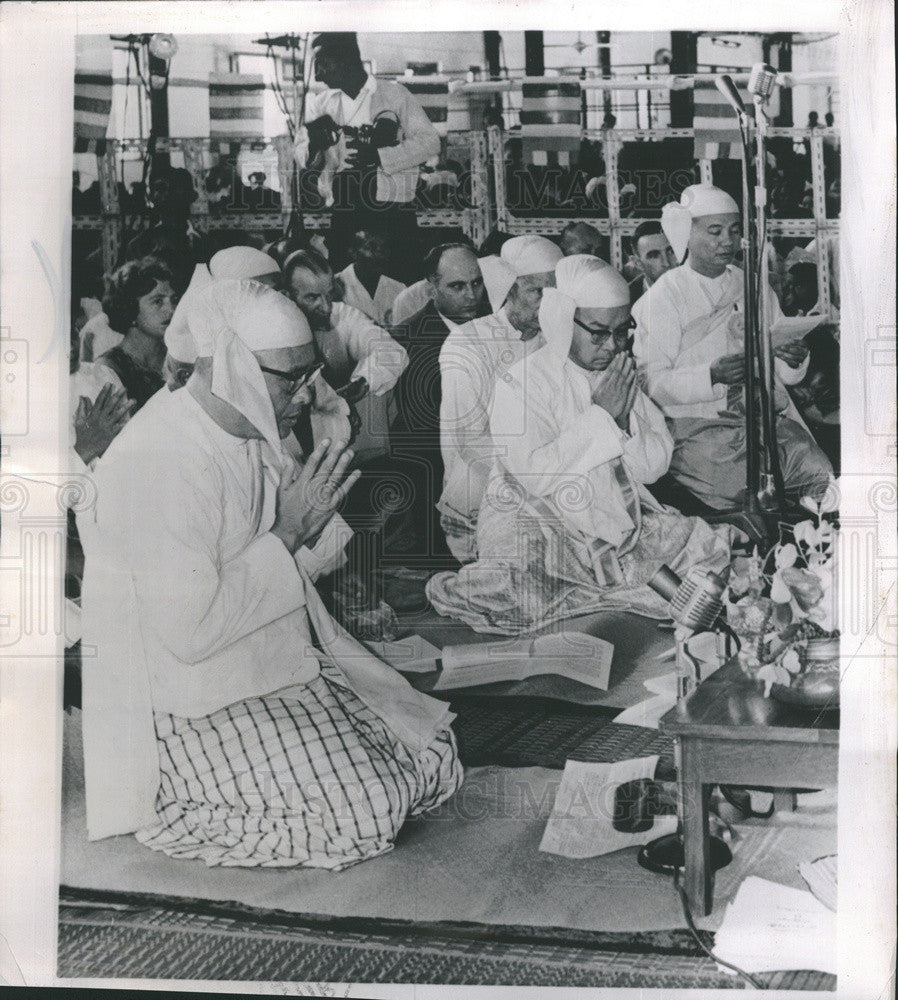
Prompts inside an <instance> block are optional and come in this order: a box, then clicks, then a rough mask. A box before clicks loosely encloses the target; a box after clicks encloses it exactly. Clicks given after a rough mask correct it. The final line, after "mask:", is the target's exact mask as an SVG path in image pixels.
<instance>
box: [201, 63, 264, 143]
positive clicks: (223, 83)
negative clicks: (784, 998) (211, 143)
mask: <svg viewBox="0 0 898 1000" xmlns="http://www.w3.org/2000/svg"><path fill="white" fill-rule="evenodd" d="M264 94H265V81H264V79H263V78H262V75H261V74H255V73H253V74H244V73H210V74H209V137H210V138H212V139H227V138H232V137H240V136H258V137H259V138H262V126H263V110H262V109H263V97H264Z"/></svg>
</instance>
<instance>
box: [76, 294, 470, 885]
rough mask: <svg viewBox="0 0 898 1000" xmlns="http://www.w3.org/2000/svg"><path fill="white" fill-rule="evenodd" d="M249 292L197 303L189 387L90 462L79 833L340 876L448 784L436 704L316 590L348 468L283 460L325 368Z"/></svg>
mask: <svg viewBox="0 0 898 1000" xmlns="http://www.w3.org/2000/svg"><path fill="white" fill-rule="evenodd" d="M243 284H244V286H245V296H244V300H243V301H242V302H234V303H233V304H232V307H231V311H230V315H229V316H228V318H227V321H223V320H222V317H221V315H220V314H219V313H218V311H217V310H216V309H214V308H212V307H211V306H209V305H208V303H207V302H206V301H204V300H201V301H200V302H198V303H197V305H196V307H195V310H198V311H199V314H197V311H192V312H191V315H190V317H189V325H190V330H191V333H192V335H193V338H194V340H195V344H196V349H197V355H198V356H197V360H196V368H195V370H194V373H193V375H192V376H191V377H190V379H189V381H188V382H187V385H186V386H185V387H184V388H183V389H180V390H178V391H177V392H171V393H169V392H165V393H158V394H157V395H156V396H155V397H154V398H153V399H152V400H151V401H150V403H149V404H148V405H147V406H146V407H145V408H144V410H143V411H142V412H141V414H140V420H132V421H131V422H130V423H129V424H128V426H127V427H126V428H125V430H124V432H123V433H122V434H121V435H119V437H118V438H117V440H116V442H114V446H113V447H112V448H110V449H109V451H108V452H107V453H106V455H105V456H104V460H103V468H102V470H101V474H100V478H99V480H98V483H97V490H98V502H97V506H96V518H95V522H96V523H95V525H94V526H93V530H92V532H91V550H90V551H89V552H88V553H87V571H86V578H85V583H84V590H83V605H84V620H85V640H86V642H89V643H90V644H91V645H93V646H94V647H95V648H96V651H97V655H96V657H95V658H94V659H93V660H89V659H87V658H85V675H84V690H83V705H84V749H85V778H86V792H87V822H88V833H89V836H90V837H91V838H92V839H97V838H100V837H105V836H109V835H113V834H122V833H131V832H136V836H137V838H138V840H140V842H141V843H143V844H145V845H147V846H149V847H151V848H153V849H154V850H160V851H164V852H165V853H166V854H169V855H171V856H172V857H177V858H197V859H201V860H203V861H205V862H206V864H209V865H231V866H235V865H236V866H268V867H286V866H296V865H303V866H309V867H320V868H329V869H335V870H336V869H340V868H344V867H346V866H347V865H350V864H353V863H355V862H357V861H362V860H364V859H366V858H370V857H373V856H374V855H377V854H381V853H383V852H384V851H388V850H389V849H390V848H391V846H392V843H393V839H394V837H395V835H396V833H397V832H398V830H399V828H400V826H401V825H402V823H403V822H404V821H405V819H406V818H407V817H408V816H412V815H415V814H417V813H420V812H422V811H424V810H426V809H429V808H431V807H433V806H435V805H437V804H438V803H440V802H442V801H443V800H444V799H446V798H447V797H448V796H449V795H451V794H452V793H453V792H454V791H455V790H456V789H457V788H458V786H459V783H460V781H461V768H460V765H459V762H458V756H457V753H456V749H455V744H454V738H453V736H452V733H451V731H450V729H449V721H450V720H451V718H452V716H451V714H450V713H448V712H447V709H446V706H445V705H444V704H442V703H440V702H437V701H435V700H433V699H431V698H429V697H427V696H422V695H420V694H418V693H417V692H416V691H414V690H413V689H412V688H411V687H410V686H409V685H408V683H407V682H406V681H405V680H404V679H403V678H402V677H401V675H399V674H398V673H396V671H394V670H393V669H392V668H390V667H388V666H386V665H385V664H384V663H382V662H381V661H379V660H377V659H376V658H375V657H373V656H372V655H371V654H370V653H368V652H367V650H365V649H364V647H362V646H361V645H360V644H358V643H357V642H355V641H354V640H353V639H352V638H351V637H350V636H349V635H348V634H347V633H345V632H344V631H343V630H342V629H340V628H339V626H337V625H336V623H335V622H334V621H333V619H332V618H330V616H329V615H328V614H327V612H326V611H325V610H324V607H323V605H322V603H321V600H320V598H319V597H318V595H317V593H316V591H315V588H314V586H313V584H312V582H311V580H310V576H309V572H310V570H313V569H314V566H312V565H309V566H308V567H307V555H308V550H309V549H310V548H311V547H312V546H313V545H314V543H315V541H316V539H317V538H318V537H319V535H321V534H322V532H324V531H326V530H327V526H328V523H329V521H330V519H331V518H332V516H333V513H334V511H335V509H336V507H337V506H338V505H339V503H340V501H341V500H342V499H343V496H344V495H345V492H346V490H347V489H348V488H349V487H350V486H351V485H352V483H353V482H354V479H355V475H356V474H353V475H350V476H349V477H346V469H347V467H348V465H349V462H350V460H351V457H352V455H351V452H349V451H345V450H344V449H343V446H342V444H340V443H337V444H335V445H332V446H330V447H328V442H322V443H321V445H319V447H318V448H316V449H315V451H314V452H313V453H312V455H311V456H310V458H309V460H308V462H307V464H306V466H305V467H304V468H303V469H302V470H301V471H300V472H299V473H298V474H297V472H296V468H295V466H294V464H293V462H292V460H290V459H288V458H287V457H286V456H285V454H284V452H283V450H282V444H281V442H282V440H283V439H284V438H285V437H286V436H287V435H288V434H289V433H290V430H291V429H292V425H293V421H294V420H295V419H296V416H297V414H298V412H299V409H300V407H301V406H302V405H303V403H304V402H305V401H307V396H308V386H309V383H310V381H311V380H312V379H313V378H315V377H317V373H318V368H319V367H320V365H318V364H316V363H315V362H314V357H315V354H314V346H313V342H312V334H311V331H310V329H309V325H308V323H307V321H306V320H305V318H304V317H303V315H302V313H301V312H300V311H299V310H298V309H297V308H296V306H295V305H293V304H292V303H291V302H289V301H288V300H287V299H286V298H285V297H284V296H282V295H280V294H279V293H277V292H275V291H273V290H271V289H267V288H264V287H263V286H260V285H258V284H257V283H254V282H246V283H243ZM216 287H218V288H220V287H221V286H216ZM213 290H214V289H213ZM203 310H205V311H203ZM312 562H314V560H313V561H312Z"/></svg>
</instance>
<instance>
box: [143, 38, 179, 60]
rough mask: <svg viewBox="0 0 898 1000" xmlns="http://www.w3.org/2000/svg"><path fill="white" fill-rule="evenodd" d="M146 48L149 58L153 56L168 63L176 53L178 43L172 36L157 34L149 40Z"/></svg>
mask: <svg viewBox="0 0 898 1000" xmlns="http://www.w3.org/2000/svg"><path fill="white" fill-rule="evenodd" d="M148 48H149V50H150V55H151V56H155V57H156V58H157V59H164V60H165V61H166V62H168V61H169V60H170V59H171V57H172V56H173V55H175V53H176V52H177V51H178V42H177V40H176V39H175V36H174V35H163V34H160V33H157V34H155V35H153V36H152V37H151V38H150V43H149V46H148Z"/></svg>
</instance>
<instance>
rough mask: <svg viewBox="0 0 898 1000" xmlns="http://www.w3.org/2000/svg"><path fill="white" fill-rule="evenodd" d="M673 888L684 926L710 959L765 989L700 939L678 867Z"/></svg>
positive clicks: (751, 983) (675, 871)
mask: <svg viewBox="0 0 898 1000" xmlns="http://www.w3.org/2000/svg"><path fill="white" fill-rule="evenodd" d="M673 881H674V888H675V889H676V890H677V894H678V895H679V897H680V905H681V906H682V908H683V916H684V917H685V919H686V926H687V927H688V928H689V930H690V932H691V934H692V936H693V937H694V938H695V940H696V943H697V944H698V946H699V948H701V950H702V951H703V952H704V953H705V954H706V955H707V956H708V958H710V959H711V960H712V961H714V962H716V963H717V964H718V965H722V966H723V967H724V968H726V969H731V970H732V971H733V972H735V973H736V975H738V976H741V977H742V978H743V979H744V980H745V981H746V982H747V983H748V984H749V986H751V987H752V989H756V990H763V989H766V987H765V986H764V984H763V983H762V982H761V981H760V980H758V979H755V977H754V976H751V975H749V974H748V973H747V972H746V971H745V970H744V969H740V968H739V966H738V965H733V963H732V962H725V961H724V960H723V959H722V958H718V956H717V955H715V954H714V952H713V951H712V950H711V949H710V948H709V947H708V946H707V945H706V944H705V942H704V941H702V939H701V936H700V935H699V933H698V928H697V927H696V926H695V921H694V920H693V919H692V913H691V911H690V909H689V900H688V899H687V898H686V890H685V889H684V888H683V885H682V883H681V882H680V869H679V868H675V869H674V873H673Z"/></svg>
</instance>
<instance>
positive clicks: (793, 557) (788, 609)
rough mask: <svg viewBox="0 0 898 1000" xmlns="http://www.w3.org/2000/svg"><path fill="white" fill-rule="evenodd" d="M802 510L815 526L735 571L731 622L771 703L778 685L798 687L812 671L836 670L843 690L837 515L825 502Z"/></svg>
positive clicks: (793, 531)
mask: <svg viewBox="0 0 898 1000" xmlns="http://www.w3.org/2000/svg"><path fill="white" fill-rule="evenodd" d="M801 505H802V506H803V507H805V508H806V509H807V510H809V511H810V512H811V514H812V515H813V517H812V518H811V519H809V520H807V521H800V522H799V523H798V524H796V525H794V526H793V527H788V526H784V527H783V528H782V530H781V533H780V540H779V542H778V543H777V544H776V545H774V546H773V548H772V549H771V550H770V551H769V552H768V553H767V555H766V556H761V555H760V554H759V553H758V552H757V551H755V552H753V553H752V554H751V555H749V556H737V557H736V558H735V559H734V560H733V562H732V564H731V566H730V578H729V587H728V594H727V601H728V602H729V603H728V604H727V621H728V623H729V625H730V627H731V628H732V630H733V632H735V633H736V635H737V637H738V638H739V641H740V651H739V661H740V663H741V664H742V667H743V669H744V670H745V671H746V672H747V673H750V674H752V675H753V676H754V677H756V678H757V679H758V680H759V681H761V682H763V684H764V696H765V697H769V696H770V693H771V690H772V689H773V685H775V684H776V685H781V686H783V687H786V688H788V687H797V686H799V685H800V684H801V683H802V682H804V681H806V678H807V675H808V672H809V670H818V671H821V670H823V671H829V672H830V673H831V672H832V671H835V675H836V676H835V681H834V683H835V685H836V686H837V684H838V636H839V631H838V628H837V621H836V576H835V553H836V537H837V527H836V525H835V508H834V506H833V505H832V503H831V502H828V498H827V497H825V498H824V500H823V501H821V502H820V503H817V502H816V501H814V500H812V499H810V498H809V497H804V498H803V499H802V500H801ZM789 536H791V538H790V537H789ZM821 640H822V641H821ZM834 650H835V651H834ZM817 664H821V665H822V666H819V667H818V666H816V665H817ZM827 664H828V666H826V665H827ZM818 680H819V678H818ZM832 684H833V679H832V678H830V679H829V685H830V687H831V686H832Z"/></svg>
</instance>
